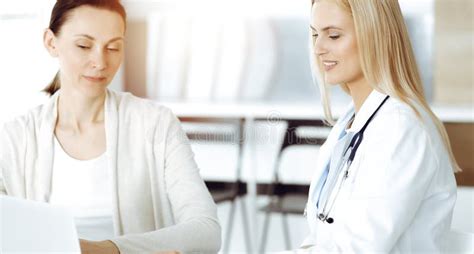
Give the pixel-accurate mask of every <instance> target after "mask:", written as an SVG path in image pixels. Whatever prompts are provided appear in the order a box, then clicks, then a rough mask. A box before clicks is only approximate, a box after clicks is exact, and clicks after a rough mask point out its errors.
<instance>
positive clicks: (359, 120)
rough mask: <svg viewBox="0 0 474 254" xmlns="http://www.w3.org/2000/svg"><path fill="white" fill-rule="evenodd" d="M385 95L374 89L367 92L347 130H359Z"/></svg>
mask: <svg viewBox="0 0 474 254" xmlns="http://www.w3.org/2000/svg"><path fill="white" fill-rule="evenodd" d="M386 96H387V95H386V94H383V93H381V92H379V91H377V90H375V89H374V90H373V91H372V92H371V93H370V94H369V96H368V97H367V99H365V101H364V103H363V104H362V107H361V108H360V110H359V112H357V114H355V118H354V121H353V122H352V126H351V128H349V129H348V130H347V132H358V131H360V130H361V129H362V127H364V125H365V123H366V122H367V121H368V120H369V118H370V116H371V115H372V114H373V113H374V112H375V110H377V107H378V106H379V105H380V104H381V103H382V101H383V100H384V99H385V97H386ZM352 111H354V110H352Z"/></svg>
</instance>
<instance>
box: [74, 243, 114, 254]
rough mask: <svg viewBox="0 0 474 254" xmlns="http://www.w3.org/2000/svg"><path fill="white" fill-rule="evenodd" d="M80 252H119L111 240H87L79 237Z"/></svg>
mask: <svg viewBox="0 0 474 254" xmlns="http://www.w3.org/2000/svg"><path fill="white" fill-rule="evenodd" d="M79 242H80V244H81V253H82V254H120V251H119V249H118V248H117V246H116V245H115V244H114V243H113V242H112V241H101V242H94V241H87V240H83V239H79Z"/></svg>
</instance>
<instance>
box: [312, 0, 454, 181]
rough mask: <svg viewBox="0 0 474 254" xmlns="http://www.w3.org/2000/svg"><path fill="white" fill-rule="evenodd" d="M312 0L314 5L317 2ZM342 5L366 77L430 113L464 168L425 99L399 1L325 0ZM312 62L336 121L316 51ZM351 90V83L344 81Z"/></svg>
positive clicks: (329, 116) (326, 107)
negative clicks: (354, 35)
mask: <svg viewBox="0 0 474 254" xmlns="http://www.w3.org/2000/svg"><path fill="white" fill-rule="evenodd" d="M319 1H321V0H311V2H312V4H311V6H313V5H314V4H315V2H319ZM324 1H332V2H335V3H336V4H338V5H339V6H340V7H341V8H342V9H344V10H346V11H347V12H348V13H350V14H351V15H352V18H353V20H354V26H355V32H356V38H357V45H358V50H359V55H360V64H361V69H362V73H363V75H364V77H365V78H366V79H367V80H368V82H369V84H370V85H371V86H372V87H373V88H374V89H375V90H378V91H381V92H384V93H385V94H388V95H390V96H391V97H394V98H397V99H399V100H401V101H402V102H404V103H406V104H407V105H409V106H410V107H411V108H412V109H413V110H414V111H415V113H416V114H417V115H418V117H420V118H421V114H420V112H419V111H418V110H417V108H416V106H415V103H417V104H419V105H420V106H421V107H422V109H423V110H425V111H426V112H428V114H429V116H430V117H431V119H432V120H433V122H434V124H435V125H436V128H437V129H438V131H439V133H440V134H441V137H442V139H443V142H444V144H445V147H446V150H447V151H448V153H449V156H450V159H451V163H452V165H453V169H454V171H455V172H458V171H461V169H460V167H459V165H458V164H457V162H456V159H455V158H454V155H453V152H452V150H451V145H450V142H449V138H448V134H447V132H446V129H445V128H444V125H443V124H442V123H441V121H440V120H439V119H438V118H437V117H436V116H435V114H434V113H433V111H431V109H430V107H429V105H428V102H427V101H426V99H425V96H424V91H423V86H422V82H421V78H420V74H419V71H418V67H417V64H416V60H415V56H414V53H413V49H412V46H411V43H410V39H409V36H408V31H407V28H406V26H405V22H404V19H403V15H402V12H401V9H400V6H399V4H398V1H396V0H384V1H380V0H324ZM312 45H313V46H312V47H313V48H312V51H313V52H312V54H311V58H312V64H313V68H312V70H313V71H314V76H315V79H316V81H317V83H318V86H319V90H320V93H321V100H322V103H323V107H324V114H325V117H326V120H327V121H328V122H329V123H331V124H334V123H335V120H334V118H333V115H332V112H331V106H330V100H329V92H328V85H327V84H326V83H325V82H324V78H323V72H322V66H321V63H320V62H319V61H318V60H317V59H316V55H315V54H314V39H313V43H312ZM341 86H342V88H343V89H344V90H345V91H346V92H348V91H349V89H348V87H347V85H345V84H341Z"/></svg>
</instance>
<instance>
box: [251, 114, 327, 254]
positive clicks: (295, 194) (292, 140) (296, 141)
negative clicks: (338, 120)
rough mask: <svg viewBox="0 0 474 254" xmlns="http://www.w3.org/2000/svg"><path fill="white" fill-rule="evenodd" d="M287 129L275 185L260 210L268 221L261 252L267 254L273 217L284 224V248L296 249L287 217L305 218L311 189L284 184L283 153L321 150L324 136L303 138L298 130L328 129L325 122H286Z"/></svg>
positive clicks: (278, 161) (270, 188)
mask: <svg viewBox="0 0 474 254" xmlns="http://www.w3.org/2000/svg"><path fill="white" fill-rule="evenodd" d="M286 122H287V127H286V130H285V133H284V137H283V142H282V145H281V147H280V150H279V152H278V155H277V158H276V164H275V166H274V173H273V181H272V182H271V183H270V185H269V186H268V188H267V191H266V195H268V196H269V197H270V201H269V202H268V204H267V205H265V206H264V207H262V208H260V210H261V211H263V212H265V219H264V222H263V223H264V224H263V229H262V231H263V232H262V240H261V243H260V248H259V252H260V253H264V252H265V247H266V243H267V234H268V230H269V226H270V224H269V222H270V217H271V215H272V214H273V213H276V214H280V215H281V218H282V223H283V232H284V236H285V247H286V249H287V250H291V249H293V246H291V241H290V227H289V225H288V219H287V215H288V214H299V215H301V214H303V212H304V209H305V207H306V202H307V199H308V191H309V186H307V185H306V186H305V185H301V186H294V185H293V186H291V187H290V186H289V185H286V184H284V183H283V182H282V181H281V178H280V173H279V171H280V161H281V158H282V156H283V153H284V151H285V150H286V149H287V148H289V147H291V146H297V145H299V146H301V145H316V146H321V145H322V144H323V143H324V141H325V140H326V137H325V136H319V137H311V136H305V135H302V134H300V132H298V130H301V128H302V127H316V128H327V127H326V125H325V124H324V122H323V121H322V120H294V119H293V120H287V121H286Z"/></svg>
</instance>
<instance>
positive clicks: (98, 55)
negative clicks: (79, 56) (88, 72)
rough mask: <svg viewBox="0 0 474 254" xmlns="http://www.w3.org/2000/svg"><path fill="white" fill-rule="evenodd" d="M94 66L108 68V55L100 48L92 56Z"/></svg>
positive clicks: (99, 68) (100, 68)
mask: <svg viewBox="0 0 474 254" xmlns="http://www.w3.org/2000/svg"><path fill="white" fill-rule="evenodd" d="M91 65H92V68H94V69H98V70H103V69H105V68H107V56H106V54H105V52H104V51H103V50H100V49H98V50H97V51H96V52H94V53H93V54H92V56H91Z"/></svg>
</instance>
